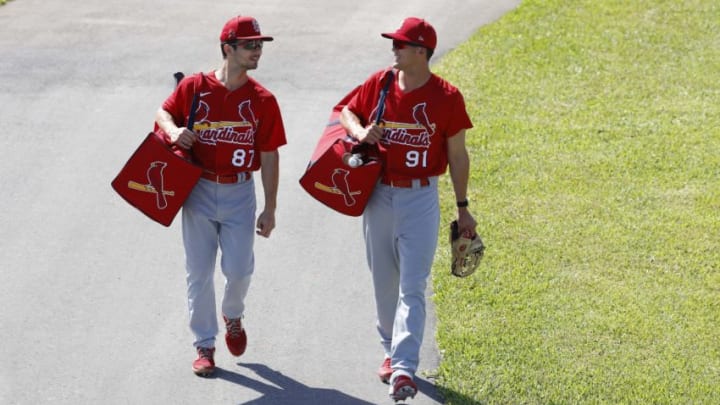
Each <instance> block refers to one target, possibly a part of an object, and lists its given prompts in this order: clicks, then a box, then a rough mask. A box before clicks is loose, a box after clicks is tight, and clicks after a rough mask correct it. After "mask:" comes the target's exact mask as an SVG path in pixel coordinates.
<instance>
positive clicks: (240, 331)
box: [223, 316, 247, 357]
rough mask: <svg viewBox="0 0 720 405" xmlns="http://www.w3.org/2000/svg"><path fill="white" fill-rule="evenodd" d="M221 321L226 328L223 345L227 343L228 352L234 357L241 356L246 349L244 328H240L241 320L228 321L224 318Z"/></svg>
mask: <svg viewBox="0 0 720 405" xmlns="http://www.w3.org/2000/svg"><path fill="white" fill-rule="evenodd" d="M223 319H224V320H225V327H226V328H227V332H226V333H225V343H227V347H228V350H230V353H231V354H232V355H233V356H235V357H237V356H241V355H242V354H243V353H245V349H246V348H247V334H246V333H245V328H243V327H242V319H241V318H235V319H228V318H226V317H224V316H223Z"/></svg>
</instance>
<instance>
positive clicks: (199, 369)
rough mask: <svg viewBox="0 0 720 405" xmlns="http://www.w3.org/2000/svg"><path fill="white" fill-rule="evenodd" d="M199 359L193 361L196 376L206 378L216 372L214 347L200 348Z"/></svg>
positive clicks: (198, 350) (198, 349) (198, 351)
mask: <svg viewBox="0 0 720 405" xmlns="http://www.w3.org/2000/svg"><path fill="white" fill-rule="evenodd" d="M197 353H198V358H197V359H195V361H193V365H192V368H193V372H194V373H195V375H198V376H202V377H206V376H209V375H210V374H212V373H213V372H214V371H215V360H214V359H213V355H214V354H215V348H214V347H198V348H197Z"/></svg>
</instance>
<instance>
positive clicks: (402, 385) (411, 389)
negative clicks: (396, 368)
mask: <svg viewBox="0 0 720 405" xmlns="http://www.w3.org/2000/svg"><path fill="white" fill-rule="evenodd" d="M389 394H390V399H392V400H393V401H395V402H397V401H404V400H406V399H407V398H408V397H410V398H415V394H417V385H415V382H414V381H413V380H412V378H410V377H408V376H406V375H400V376H397V377H396V378H395V381H393V383H392V386H391V387H390V393H389Z"/></svg>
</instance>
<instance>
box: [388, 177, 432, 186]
mask: <svg viewBox="0 0 720 405" xmlns="http://www.w3.org/2000/svg"><path fill="white" fill-rule="evenodd" d="M415 180H417V182H418V184H419V185H420V187H427V186H429V185H430V179H428V178H427V177H423V178H421V179H404V180H388V179H381V180H380V183H382V184H385V185H388V186H390V187H399V188H412V187H413V183H414V182H415Z"/></svg>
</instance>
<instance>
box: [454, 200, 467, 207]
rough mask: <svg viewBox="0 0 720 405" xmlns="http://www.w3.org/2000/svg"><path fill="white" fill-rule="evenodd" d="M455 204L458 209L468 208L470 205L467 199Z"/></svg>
mask: <svg viewBox="0 0 720 405" xmlns="http://www.w3.org/2000/svg"><path fill="white" fill-rule="evenodd" d="M455 203H456V205H457V207H458V208H467V207H468V206H469V205H470V203H469V202H468V199H467V198H465V199H463V200H457V201H456V202H455Z"/></svg>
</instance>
